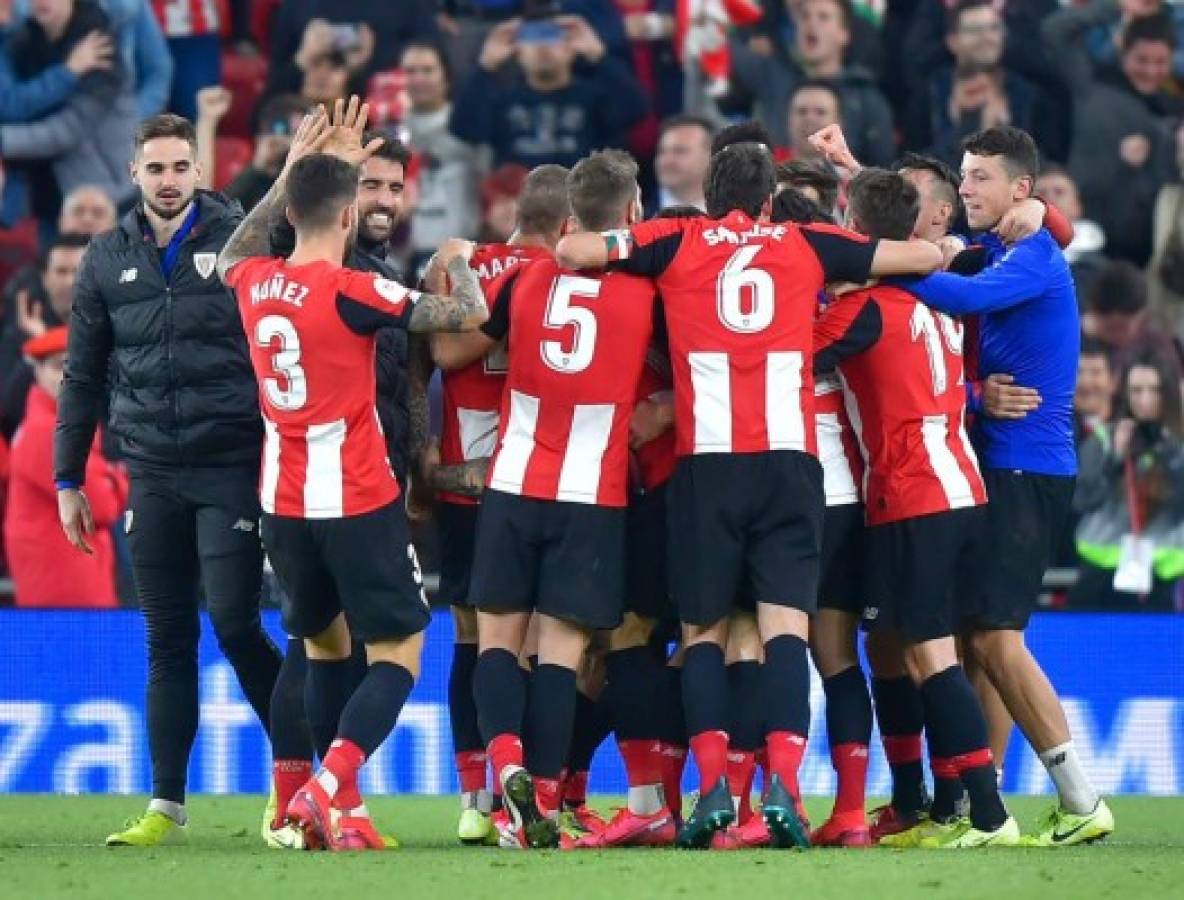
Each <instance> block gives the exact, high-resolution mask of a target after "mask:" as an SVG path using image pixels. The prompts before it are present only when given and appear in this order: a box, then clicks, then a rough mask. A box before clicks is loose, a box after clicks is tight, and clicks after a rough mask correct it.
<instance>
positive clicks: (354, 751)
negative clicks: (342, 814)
mask: <svg viewBox="0 0 1184 900" xmlns="http://www.w3.org/2000/svg"><path fill="white" fill-rule="evenodd" d="M365 761H366V754H365V753H363V752H362V748H361V747H359V746H358V745H357V744H355V743H354V742H353V741H347V740H345V739H344V738H338V739H337V740H335V741H334V742H333V743H332V744H331V745H330V747H329V752H328V753H326V754H325V759H324V760H323V761H322V763H321V768H323V769H325V770H327V771H329V772H332V773H333V777H334V778H336V779H337V790H336V791H334V792H333V794H332V800H333V805H334V806H336V807H338V808H339V809H353V808H354V807H357V806H361V805H362V798H361V795H360V794H359V793H358V769H360V768H362V764H363V763H364V762H365Z"/></svg>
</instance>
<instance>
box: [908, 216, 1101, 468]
mask: <svg viewBox="0 0 1184 900" xmlns="http://www.w3.org/2000/svg"><path fill="white" fill-rule="evenodd" d="M979 243H980V244H981V245H982V246H984V247H985V248H986V252H987V260H986V262H987V265H986V268H984V269H983V270H982V271H981V272H980V273H979V274H977V275H974V276H970V277H966V276H962V275H954V274H951V273H949V272H937V273H934V274H933V275H930V276H928V277H926V278H921V279H916V280H909V281H907V282H905V286H906V287H907V288H908V290H910V291H912V292H913V293H914V294H916V295H917V296H918V297H920V298H921V300H923V301H924V302H925V304H926V305H928V306H931V307H933V308H934V309H937V310H941V311H942V312H945V313H949V314H951V315H975V314H977V315H978V316H979V317H980V318H979V365H978V371H979V377H980V378H984V379H985V378H986V377H987V376H988V375H994V374H996V373H1002V374H1007V375H1012V376H1014V377H1015V383H1016V384H1017V385H1022V386H1024V387H1031V388H1035V389H1036V390H1037V391H1039V392H1040V398H1041V404H1040V407H1039V409H1037V410H1035V411H1034V412H1031V413H1028V415H1027V417H1025V418H1023V419H991V418H987V417H986V416H981V415H980V416H978V417H977V423H976V426H975V438H976V440H975V443H976V445H977V447H978V450H979V456H980V458H981V459H982V462H983V465H984V466H986V467H987V468H991V469H1012V470H1018V471H1023V472H1031V473H1033V474H1040V475H1064V476H1070V475H1076V474H1077V450H1076V447H1075V445H1074V441H1073V390H1074V387H1075V385H1076V383H1077V357H1078V354H1079V353H1080V351H1081V323H1080V320H1079V318H1078V311H1077V296H1076V293H1075V290H1074V287H1073V278H1072V276H1071V275H1070V274H1069V265H1068V263H1067V262H1066V261H1065V257H1064V254H1063V253H1061V248H1060V247H1058V246H1057V243H1056V241H1054V240H1053V238H1052V235H1050V234H1049V233H1048V231H1047V230H1046V229H1041V230H1040V231H1038V232H1037V233H1036V234H1034V235H1032V236H1031V237H1028V238H1025V239H1024V240H1022V241H1019V242H1018V243H1016V244H1013V245H1012V246H1010V247H1008V246H1005V245H1004V244H1003V243H1002V241H1000V240H999V239H998V238H997V237H996V236H995V235H993V234H986V235H983V236H981V237H980V238H979Z"/></svg>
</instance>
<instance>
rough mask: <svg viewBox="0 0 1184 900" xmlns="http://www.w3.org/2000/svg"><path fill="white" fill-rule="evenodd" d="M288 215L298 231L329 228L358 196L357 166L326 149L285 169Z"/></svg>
mask: <svg viewBox="0 0 1184 900" xmlns="http://www.w3.org/2000/svg"><path fill="white" fill-rule="evenodd" d="M287 188H288V190H287V194H288V197H287V205H288V215H289V216H290V217H291V219H292V225H293V226H294V227H295V228H296V230H297V232H300V231H304V230H307V231H321V230H324V229H327V228H331V227H332V226H333V224H334V223H335V221H336V219H337V216H338V215H339V214H340V213H341V210H342V209H344V208H345V207H346V206H349V205H350V204H351V203H353V202H354V201H355V200H356V199H357V196H358V168H357V166H352V165H350V164H349V163H347V162H346V161H345V160H343V159H338V158H337V157H336V156H329V155H328V154H327V153H314V154H312V155H311V156H306V157H304V158H303V159H300V160H298V161H297V162H296V164H295V165H294V166H292V171H291V172H289V173H288V184H287Z"/></svg>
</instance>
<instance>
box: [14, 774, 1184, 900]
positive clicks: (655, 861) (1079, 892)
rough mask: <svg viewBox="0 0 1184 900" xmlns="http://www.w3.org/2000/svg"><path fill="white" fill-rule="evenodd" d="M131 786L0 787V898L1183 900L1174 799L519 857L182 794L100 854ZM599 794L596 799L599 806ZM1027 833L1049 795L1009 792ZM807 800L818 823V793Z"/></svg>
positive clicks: (423, 803) (450, 801) (239, 799)
mask: <svg viewBox="0 0 1184 900" xmlns="http://www.w3.org/2000/svg"><path fill="white" fill-rule="evenodd" d="M143 802H144V801H143V800H142V798H139V797H110V796H84V797H48V796H28V795H8V796H0V897H2V898H14V900H15V898H21V900H42V898H58V897H70V898H84V897H85V898H91V897H93V898H102V900H110V898H118V900H139V898H157V900H188V898H201V900H237V898H244V900H272V898H276V900H279V898H284V900H295V898H303V897H316V898H325V900H337V898H369V897H381V898H384V900H387V898H389V900H403V898H417V897H428V898H431V900H452V898H460V900H476V898H483V897H498V898H503V900H530V898H535V897H546V898H554V900H565V898H584V897H590V898H601V897H605V898H607V897H612V898H620V900H632V898H639V897H655V898H682V897H687V898H704V900H707V898H712V900H714V898H732V897H735V898H741V900H759V898H766V897H767V898H777V900H780V898H792V900H813V898H818V900H830V898H836V900H838V898H843V900H860V898H867V900H884V898H896V897H901V898H930V897H931V898H935V900H936V898H953V900H974V898H980V897H981V898H991V900H1022V898H1027V897H1038V898H1042V900H1057V898H1072V900H1083V898H1093V897H1113V898H1115V900H1126V898H1139V900H1145V898H1146V900H1153V898H1161V897H1163V898H1167V897H1177V898H1184V798H1162V799H1160V798H1154V799H1152V798H1125V797H1119V798H1116V799H1112V800H1111V805H1112V808H1113V810H1114V814H1115V817H1116V818H1117V821H1118V832H1117V834H1116V835H1115V837H1113V838H1112V839H1111V840H1110V841H1107V842H1105V843H1102V844H1097V845H1094V846H1091V847H1081V848H1073V849H1066V850H1031V849H1029V850H986V851H969V852H939V851H923V850H915V851H894V850H878V849H876V850H863V851H855V850H811V851H809V852H778V851H769V850H763V851H748V852H742V853H692V852H682V851H675V850H660V851H647V850H616V851H610V852H603V853H601V852H593V853H581V852H555V851H551V852H534V853H520V852H512V851H505V850H497V849H493V848H476V849H470V848H465V847H461V846H459V845H458V844H456V843H455V841H454V840H453V836H454V835H455V831H454V828H455V824H456V808H457V807H456V800H455V799H454V798H451V797H389V798H378V799H377V800H375V801H374V802H373V803H372V808H373V810H374V813H375V816H376V818H377V820H378V822H379V824H380V825H381V826H382V827H383V828H384V829H387V830H392V831H394V832H395V833H396V834H398V836H399V838H400V840H401V841H402V842H403V845H404V846H403V848H402V849H400V850H395V851H390V852H387V853H361V854H328V853H288V852H283V851H276V850H268V849H267V848H265V847H264V846H263V845H262V843H261V841H260V839H259V836H258V825H259V819H260V815H261V812H262V809H263V798H262V797H253V796H232V797H195V798H193V799H192V800H191V803H190V806H189V809H190V816H191V823H192V824H191V829H190V831H191V833H190V837H189V843H188V845H187V846H184V847H169V848H161V849H153V850H134V849H131V848H120V849H110V850H109V849H106V848H104V847H103V846H101V842H102V838H103V836H104V835H106V834H107V833H108V832H109V831H112V830H114V829H115V827H116V826H118V825H119V824H120V822H122V821H123V819H124V818H126V817H127V816H128V815H131V814H134V813H136V812H138V811H139V810H141V809H143ZM611 802H612V801H611V800H610V799H609V798H599V800H598V801H597V802H594V805H596V806H599V807H601V808H602V809H603V810H605V811H607V809H608V808H609V806H611ZM1009 802H1010V806H1011V808H1012V810H1013V811H1014V812H1015V813H1016V815H1017V816H1018V817H1019V819H1020V824H1021V826H1024V827H1027V828H1031V827H1032V825H1033V824H1034V822H1035V818H1036V816H1037V815H1038V814H1039V812H1040V810H1041V809H1042V808H1043V807H1044V806H1046V805H1047V803H1048V799H1047V798H1030V797H1014V798H1011V799H1010V801H1009ZM808 806H809V807H810V813H811V816H812V817H815V818H816V820H818V821H821V819H822V817H823V816H824V815H825V813H826V811H827V808H828V807H827V801H825V800H813V801H811V802H810V803H809V804H808Z"/></svg>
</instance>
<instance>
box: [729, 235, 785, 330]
mask: <svg viewBox="0 0 1184 900" xmlns="http://www.w3.org/2000/svg"><path fill="white" fill-rule="evenodd" d="M760 251H761V247H760V245H759V244H756V245H750V246H747V247H741V248H740V249H739V250H737V251H736V252H735V253H733V254H732V257H731V259H729V260H728V262H727V265H725V266H724V267H723V269H722V270H721V271H720V273H719V278H718V280H717V281H716V283H715V305H716V310H717V311H718V313H719V320H720V321H721V322H723V323H724V325H725V326H726V327H727V328H729V329H731V330H732V331H735V332H738V333H740V334H753V333H755V332H758V331H764V330H765V329H766V328H768V327H769V326H770V325H772V324H773V313H774V312H775V307H776V305H777V295H776V291H775V289H774V287H773V276H772V275H770V274H769V273H768V272H766V271H765V270H764V269H750V268H749V265H750V264H751V263H752V260H753V258H754V257H755V256H756V255H757V254H758V253H760Z"/></svg>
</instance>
